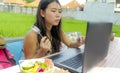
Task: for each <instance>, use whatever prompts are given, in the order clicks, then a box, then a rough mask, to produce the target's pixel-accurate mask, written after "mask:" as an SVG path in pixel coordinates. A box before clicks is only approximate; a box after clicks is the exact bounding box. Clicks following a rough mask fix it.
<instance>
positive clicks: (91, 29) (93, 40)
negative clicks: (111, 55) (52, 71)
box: [82, 22, 112, 73]
mask: <svg viewBox="0 0 120 73" xmlns="http://www.w3.org/2000/svg"><path fill="white" fill-rule="evenodd" d="M87 24H88V26H87V33H86V41H85V49H84V61H83V71H82V73H87V71H89V70H90V69H91V68H92V67H94V66H95V65H96V64H97V63H99V62H100V61H101V60H103V59H104V58H105V57H106V56H107V53H108V48H109V42H110V34H111V31H112V23H110V22H88V23H87Z"/></svg>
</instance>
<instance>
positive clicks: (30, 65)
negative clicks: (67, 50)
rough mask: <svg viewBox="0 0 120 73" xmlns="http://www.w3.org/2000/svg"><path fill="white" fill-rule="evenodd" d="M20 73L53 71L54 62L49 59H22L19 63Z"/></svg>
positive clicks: (49, 72)
mask: <svg viewBox="0 0 120 73" xmlns="http://www.w3.org/2000/svg"><path fill="white" fill-rule="evenodd" d="M20 68H21V71H22V73H53V71H54V64H53V62H52V60H51V59H48V58H45V59H32V60H24V61H23V62H22V63H21V64H20Z"/></svg>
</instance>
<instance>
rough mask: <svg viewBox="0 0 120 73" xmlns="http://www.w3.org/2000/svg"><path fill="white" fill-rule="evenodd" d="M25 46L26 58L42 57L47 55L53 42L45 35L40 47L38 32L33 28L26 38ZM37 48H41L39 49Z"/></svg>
mask: <svg viewBox="0 0 120 73" xmlns="http://www.w3.org/2000/svg"><path fill="white" fill-rule="evenodd" d="M23 48H24V54H25V58H26V59H31V58H40V57H43V56H45V54H46V52H47V51H48V50H49V49H51V43H50V41H49V39H47V38H46V37H43V38H42V39H41V41H40V47H38V39H37V33H36V32H34V31H33V30H31V31H30V32H28V33H27V35H26V37H25V39H24V45H23ZM37 48H40V49H39V50H37ZM36 51H37V52H36Z"/></svg>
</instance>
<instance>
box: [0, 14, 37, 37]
mask: <svg viewBox="0 0 120 73" xmlns="http://www.w3.org/2000/svg"><path fill="white" fill-rule="evenodd" d="M34 19H35V17H34V16H33V15H27V14H15V13H5V12H0V34H1V35H3V36H4V37H19V36H24V35H25V34H26V32H27V31H28V30H29V29H30V27H31V26H32V25H33V22H34Z"/></svg>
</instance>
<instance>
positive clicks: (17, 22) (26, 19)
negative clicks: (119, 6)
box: [0, 12, 120, 38]
mask: <svg viewBox="0 0 120 73" xmlns="http://www.w3.org/2000/svg"><path fill="white" fill-rule="evenodd" d="M34 22H35V16H34V15H28V14H16V13H6V12H0V35H3V36H4V37H6V38H8V37H24V36H25V35H26V33H27V31H28V30H29V29H30V28H31V27H32V25H33V24H34ZM86 23H87V21H81V20H75V19H66V18H63V19H62V28H63V30H64V31H65V32H81V34H82V35H85V34H86V26H87V25H86ZM119 29H120V26H118V25H114V26H113V30H112V31H113V32H116V36H119V37H120V33H119V32H120V30H119Z"/></svg>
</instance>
